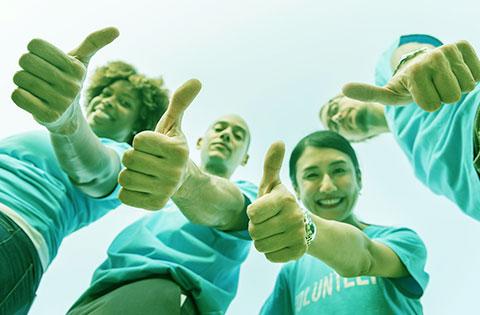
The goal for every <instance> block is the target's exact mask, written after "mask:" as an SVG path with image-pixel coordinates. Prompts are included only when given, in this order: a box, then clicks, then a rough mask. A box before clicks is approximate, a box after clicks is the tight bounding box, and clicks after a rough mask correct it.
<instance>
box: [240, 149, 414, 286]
mask: <svg viewBox="0 0 480 315" xmlns="http://www.w3.org/2000/svg"><path fill="white" fill-rule="evenodd" d="M283 155H284V148H283V144H281V143H274V144H273V145H272V146H271V147H270V149H269V150H268V152H267V154H266V158H265V164H264V174H263V178H262V182H261V184H260V187H259V198H258V199H257V200H256V201H255V202H254V203H252V204H251V205H250V206H249V207H248V209H247V214H248V216H249V218H250V223H249V233H250V236H251V237H252V239H253V240H254V245H255V247H256V249H257V250H258V251H260V252H262V253H264V254H265V256H266V257H267V259H269V260H270V261H272V262H286V261H289V260H295V259H298V258H300V257H301V256H302V255H303V254H305V253H308V254H309V255H312V256H314V257H316V258H318V259H320V260H321V261H323V262H324V263H326V264H327V265H329V266H330V267H331V268H333V269H334V270H335V271H336V272H337V273H338V274H339V275H341V276H344V277H354V276H362V275H365V276H381V277H391V278H397V277H403V276H407V275H408V271H407V270H406V268H405V266H404V265H403V264H402V262H401V261H400V259H399V258H398V256H397V255H396V254H395V253H394V252H393V250H392V249H390V248H389V247H388V246H386V245H384V244H382V243H379V242H376V241H374V240H371V239H369V238H368V237H367V235H366V234H365V233H363V232H362V231H361V230H360V229H358V228H356V227H354V226H352V225H349V224H346V223H342V222H337V221H333V220H325V219H322V218H320V217H318V216H316V215H313V214H307V213H306V212H305V211H304V210H303V209H302V208H301V207H300V205H299V204H298V203H297V201H296V198H295V196H294V195H293V194H291V193H290V192H289V191H288V190H287V189H286V187H285V186H283V185H282V183H281V181H280V177H279V172H280V168H281V164H282V160H283ZM308 217H310V218H311V219H312V221H313V224H315V227H316V231H317V232H316V237H315V238H314V239H313V240H309V242H310V244H309V245H308V246H307V240H306V236H307V233H306V222H307V221H308V220H307V219H306V218H308Z"/></svg>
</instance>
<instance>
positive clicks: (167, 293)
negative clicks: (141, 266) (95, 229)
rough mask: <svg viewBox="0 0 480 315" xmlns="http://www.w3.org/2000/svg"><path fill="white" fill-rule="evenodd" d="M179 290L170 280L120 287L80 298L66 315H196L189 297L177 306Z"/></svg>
mask: <svg viewBox="0 0 480 315" xmlns="http://www.w3.org/2000/svg"><path fill="white" fill-rule="evenodd" d="M180 294H181V288H180V287H179V286H178V284H177V283H175V282H174V281H172V280H170V279H163V278H150V279H144V280H138V281H135V282H132V283H128V284H125V285H122V286H121V287H119V288H116V289H115V290H113V291H110V292H108V293H106V294H104V295H102V296H100V297H96V298H92V297H88V296H87V297H85V296H83V297H82V298H81V299H80V300H79V301H77V302H76V303H75V305H74V306H73V307H72V308H71V309H70V311H69V312H68V315H84V314H91V315H119V314H121V315H139V314H142V315H160V314H161V315H180V314H181V315H190V314H192V315H193V314H199V313H198V311H197V309H196V307H195V303H194V302H193V300H192V298H191V297H190V296H188V297H187V299H186V301H185V302H184V303H183V305H182V306H180Z"/></svg>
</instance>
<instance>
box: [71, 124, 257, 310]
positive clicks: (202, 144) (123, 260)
mask: <svg viewBox="0 0 480 315" xmlns="http://www.w3.org/2000/svg"><path fill="white" fill-rule="evenodd" d="M249 143H250V132H249V128H248V126H247V124H246V122H245V121H244V120H243V119H242V118H241V117H239V116H237V115H227V116H222V117H220V118H218V119H217V120H216V121H215V122H213V123H212V125H211V126H210V127H209V128H208V130H207V132H206V133H205V135H204V136H203V137H202V138H200V139H199V140H198V142H197V147H198V149H199V150H200V152H201V163H200V166H198V167H197V166H196V165H195V164H194V163H193V162H191V161H189V167H188V168H189V173H190V174H191V177H190V179H188V180H187V181H186V182H184V183H183V184H182V186H181V187H180V189H179V190H178V191H177V192H176V193H175V194H174V195H173V196H172V198H171V200H169V201H167V203H166V205H165V206H164V207H163V208H162V209H161V210H160V211H158V212H156V213H154V214H151V215H148V216H145V217H144V218H142V219H140V220H138V221H137V222H135V223H133V224H131V225H130V226H128V227H127V228H125V229H124V230H123V231H122V232H120V234H119V235H118V236H117V237H116V238H115V239H114V241H113V242H112V244H111V245H110V247H109V249H108V258H107V259H106V260H105V261H104V262H103V263H102V264H101V265H100V266H99V267H98V268H97V270H96V271H95V273H94V275H93V278H92V281H91V285H90V287H89V288H88V289H87V291H86V292H85V293H84V294H83V295H82V296H81V297H80V298H79V299H78V300H77V301H76V302H75V304H74V305H73V306H72V307H71V309H70V311H69V312H68V314H69V315H78V314H119V313H121V314H125V315H128V314H132V315H133V314H145V315H148V314H180V313H181V314H224V313H225V311H226V310H227V308H228V306H229V304H230V302H231V301H232V299H233V298H234V296H235V293H236V290H237V284H238V277H239V270H240V265H241V264H242V262H243V261H244V260H245V259H246V257H247V255H248V252H249V249H250V244H251V240H250V237H249V235H248V232H247V225H248V218H247V216H246V213H245V209H246V207H247V206H248V205H249V204H250V203H251V202H252V201H253V200H254V199H255V198H256V194H257V188H256V186H254V185H253V184H251V183H249V182H246V181H234V182H233V181H230V177H231V176H232V175H233V173H234V171H235V170H236V169H237V167H238V166H239V165H244V164H245V163H246V162H247V160H248V154H247V149H248V146H249ZM134 153H135V152H133V153H131V158H132V161H130V162H129V163H127V164H126V165H125V166H126V167H127V170H126V171H125V173H127V175H128V172H130V171H131V170H133V169H134V168H135V166H133V165H135V164H134V162H133V160H134V158H135V154H134ZM138 157H140V158H142V160H143V161H144V162H146V163H147V164H151V165H152V166H153V165H158V164H157V163H158V162H159V160H158V158H157V157H156V156H154V155H151V156H149V157H147V156H145V155H144V152H142V154H139V155H138ZM127 159H129V157H127ZM147 159H149V161H147ZM124 160H125V159H124ZM130 166H132V167H130ZM129 167H130V168H129ZM136 169H137V170H138V167H137V168H136ZM157 169H158V168H155V167H153V168H152V167H145V169H144V170H143V171H144V172H157V171H156V170H157ZM157 174H158V173H157ZM128 176H129V175H128ZM138 176H139V177H138V178H140V179H142V177H141V176H140V174H138ZM149 176H154V175H149ZM120 183H121V184H122V186H123V188H122V189H126V190H130V189H132V188H133V187H135V189H136V191H137V192H138V191H140V190H141V189H144V190H145V191H148V187H147V183H146V182H145V181H139V182H138V183H137V184H135V183H133V182H129V181H127V180H125V181H123V180H122V179H121V178H120ZM141 185H143V186H141ZM142 196H144V197H145V196H147V193H146V192H142ZM129 197H130V198H131V199H130V200H129V202H131V203H132V204H140V205H142V206H147V207H148V205H149V204H148V203H145V201H143V200H142V199H140V198H138V199H137V198H136V196H135V194H133V195H131V196H129ZM147 198H148V197H147ZM152 198H153V197H152ZM153 199H155V198H153ZM153 199H152V200H153Z"/></svg>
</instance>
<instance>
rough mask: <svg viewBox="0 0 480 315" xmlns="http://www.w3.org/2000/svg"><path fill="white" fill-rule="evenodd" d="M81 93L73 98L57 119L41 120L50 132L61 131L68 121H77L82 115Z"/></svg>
mask: <svg viewBox="0 0 480 315" xmlns="http://www.w3.org/2000/svg"><path fill="white" fill-rule="evenodd" d="M79 100H80V95H77V97H76V98H75V99H74V100H73V102H72V104H70V106H69V107H68V108H67V110H66V111H64V112H63V114H62V115H61V116H60V117H58V119H57V120H55V121H52V122H39V123H41V124H42V125H44V126H45V127H46V128H47V129H48V130H49V131H50V132H52V133H57V132H58V131H60V130H61V129H62V128H63V127H65V125H66V124H67V123H70V122H73V121H77V118H78V115H82V111H81V110H80V103H79Z"/></svg>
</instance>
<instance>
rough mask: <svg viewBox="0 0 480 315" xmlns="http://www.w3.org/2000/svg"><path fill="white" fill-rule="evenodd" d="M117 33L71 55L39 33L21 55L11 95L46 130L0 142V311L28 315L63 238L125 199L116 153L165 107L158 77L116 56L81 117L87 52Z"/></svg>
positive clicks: (98, 77) (98, 35)
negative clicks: (43, 276)
mask: <svg viewBox="0 0 480 315" xmlns="http://www.w3.org/2000/svg"><path fill="white" fill-rule="evenodd" d="M117 33H118V32H117V31H116V30H115V29H112V28H110V29H106V30H102V31H99V32H95V33H93V34H91V35H90V36H89V37H88V38H87V39H86V40H85V41H84V42H83V43H82V44H81V45H80V46H79V48H78V49H77V50H75V51H73V52H72V53H71V54H70V55H67V54H64V53H63V52H61V51H60V50H58V49H57V48H56V47H54V46H52V45H51V44H49V43H47V42H45V41H43V40H39V39H36V40H33V41H31V42H30V44H29V47H28V49H29V53H27V54H25V55H23V56H22V57H21V58H20V66H21V67H22V70H21V71H19V72H18V73H16V74H15V76H14V82H15V83H16V84H17V85H18V88H17V89H16V90H15V92H14V93H13V94H12V99H13V100H14V102H15V103H16V104H17V105H18V106H20V107H21V108H23V109H25V110H27V111H28V112H30V113H32V114H33V116H34V117H35V119H37V121H39V122H40V123H41V124H43V125H45V126H46V127H47V128H48V130H49V132H44V131H34V132H28V133H23V134H18V135H14V136H11V137H9V138H6V139H3V140H1V141H0V265H1V266H2V268H1V271H0V283H2V285H1V286H0V314H25V313H27V312H28V309H29V308H30V305H31V303H32V302H33V299H34V297H35V291H36V289H37V287H38V285H39V282H40V279H41V277H42V274H43V273H44V272H46V270H47V268H48V266H49V265H50V263H51V262H52V260H53V259H54V258H55V256H56V254H57V251H58V249H59V247H60V245H61V243H62V240H63V239H64V238H65V237H66V236H67V235H69V234H70V233H73V232H74V231H76V230H78V229H80V228H82V227H84V226H86V225H88V224H90V223H92V222H94V221H96V220H98V219H99V218H101V217H102V216H103V215H105V214H106V213H107V212H108V211H110V210H112V209H114V208H116V207H118V206H119V205H120V204H121V203H120V200H119V199H118V193H119V190H120V186H119V185H117V176H118V172H119V171H120V168H121V164H120V161H121V156H122V155H123V152H125V151H126V150H127V149H129V148H130V145H129V144H131V143H132V139H133V137H134V135H135V134H137V133H139V132H141V131H143V130H146V129H153V128H154V127H155V125H156V123H157V121H158V119H160V116H161V115H162V114H163V113H164V111H165V109H166V106H167V102H168V95H167V91H166V90H165V89H164V88H163V86H162V84H163V82H162V80H160V79H158V80H157V79H148V78H146V77H145V76H144V75H141V74H138V73H137V71H136V70H135V69H134V68H133V67H132V66H131V65H129V64H127V63H124V62H120V61H117V62H111V63H108V64H107V65H105V66H103V67H100V68H98V69H97V70H96V71H95V73H94V74H93V77H92V80H91V82H90V84H89V86H88V88H87V95H86V104H87V106H86V119H85V118H84V117H83V115H82V114H81V112H80V110H79V108H78V106H79V105H78V102H77V101H78V94H79V92H80V87H81V84H82V82H83V79H84V74H85V71H86V64H87V63H88V58H89V57H90V56H91V55H92V54H93V53H94V52H95V51H96V50H97V49H99V48H101V46H103V45H105V44H107V43H108V42H109V41H111V40H113V38H114V37H116V35H117ZM92 41H93V42H95V43H97V44H98V46H96V47H94V48H92V47H91V46H90V45H91V42H92ZM89 47H90V48H89ZM92 49H93V50H92ZM80 61H81V62H82V63H80ZM75 67H76V68H75ZM70 71H71V72H70ZM47 83H48V86H47ZM71 89H73V90H71ZM60 105H63V107H62V106H60ZM72 108H73V111H72ZM65 112H66V113H67V114H65ZM92 129H93V130H94V132H95V133H93V132H92ZM97 136H98V137H102V138H100V139H99V138H97Z"/></svg>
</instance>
